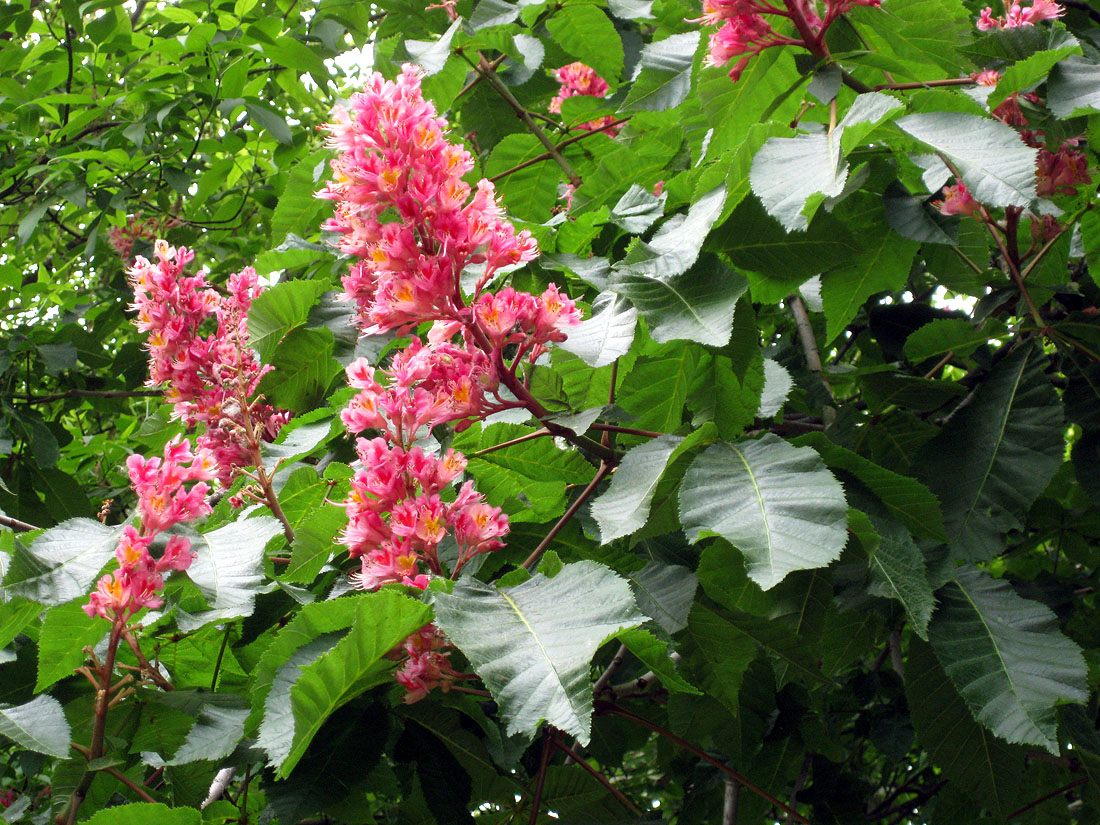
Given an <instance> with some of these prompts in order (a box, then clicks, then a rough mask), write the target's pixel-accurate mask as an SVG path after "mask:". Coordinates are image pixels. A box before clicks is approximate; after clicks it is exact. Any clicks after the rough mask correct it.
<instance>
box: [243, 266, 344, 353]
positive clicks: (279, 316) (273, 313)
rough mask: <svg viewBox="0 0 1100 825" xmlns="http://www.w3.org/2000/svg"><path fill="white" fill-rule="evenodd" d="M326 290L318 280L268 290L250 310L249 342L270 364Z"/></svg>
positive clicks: (291, 283) (291, 282)
mask: <svg viewBox="0 0 1100 825" xmlns="http://www.w3.org/2000/svg"><path fill="white" fill-rule="evenodd" d="M324 291H325V285H324V284H323V283H320V282H318V281H287V282H285V283H279V284H276V285H275V286H273V287H272V288H271V289H268V290H265V291H264V292H263V293H262V294H261V295H260V296H259V297H258V298H256V300H255V301H253V302H252V306H251V308H250V309H249V311H248V343H249V345H250V346H251V347H252V348H253V349H254V350H256V352H257V353H259V355H260V360H261V361H263V362H265V363H267V359H269V358H270V357H271V356H272V354H274V352H275V348H276V347H277V346H278V345H279V342H280V341H282V340H283V338H285V337H286V335H287V334H288V333H289V332H290V331H291V330H292V329H295V328H297V327H299V326H301V325H302V324H304V323H305V322H306V318H308V317H309V310H310V308H311V307H312V306H313V303H314V301H316V300H317V298H318V297H319V296H320V295H321V293H322V292H324Z"/></svg>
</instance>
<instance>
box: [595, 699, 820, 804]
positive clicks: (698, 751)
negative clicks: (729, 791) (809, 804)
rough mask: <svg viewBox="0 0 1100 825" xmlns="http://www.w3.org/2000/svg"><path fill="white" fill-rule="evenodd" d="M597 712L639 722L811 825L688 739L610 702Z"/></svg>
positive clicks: (599, 703) (597, 705) (598, 702)
mask: <svg viewBox="0 0 1100 825" xmlns="http://www.w3.org/2000/svg"><path fill="white" fill-rule="evenodd" d="M596 710H597V711H598V712H600V713H613V714H615V715H617V716H622V717H623V718H624V719H630V720H632V721H634V722H637V723H638V724H639V725H642V726H643V727H646V728H649V729H650V730H651V731H653V732H654V733H659V734H661V736H664V737H665V738H666V739H669V740H671V741H672V742H675V743H676V744H677V745H679V746H680V747H681V748H683V749H684V750H686V751H688V752H689V753H693V754H695V755H696V756H698V757H699V758H700V759H702V760H703V761H705V762H709V763H710V764H711V765H713V766H714V767H716V768H718V770H720V771H722V773H724V774H726V775H727V776H728V777H730V778H731V779H733V780H734V781H735V782H737V783H739V784H741V785H744V786H745V787H746V788H748V789H749V790H750V791H752V792H753V793H754V794H756V795H757V796H760V797H762V798H763V799H766V800H767V801H768V802H770V803H771V804H772V805H774V806H775V807H777V808H779V809H780V810H781V811H784V812H785V813H786V814H787V815H788V816H790V817H792V818H793V819H795V820H796V821H798V822H802V823H805V825H810V820H808V819H806V817H804V816H803V815H802V814H800V813H799V812H798V811H796V810H795V809H794V808H792V807H790V806H789V805H785V804H783V803H782V802H780V801H779V800H778V799H776V798H775V797H774V796H772V795H771V794H770V793H768V792H767V791H765V790H764V789H763V788H758V787H757V786H756V785H754V784H753V783H752V782H750V781H749V780H748V779H746V778H745V777H743V776H742V775H741V774H739V773H738V772H737V771H735V770H734V769H733V768H731V767H730V766H729V765H727V764H726V763H725V762H723V761H722V760H721V759H717V758H715V757H713V756H711V755H710V754H709V753H707V752H706V751H705V750H703V749H702V748H700V747H697V746H695V745H693V744H691V743H690V742H688V741H687V740H686V739H681V738H680V737H679V736H677V735H676V734H675V733H673V732H672V731H670V730H666V729H664V728H662V727H661V726H660V725H658V724H655V723H653V722H650V721H649V720H648V719H645V718H644V717H641V716H638V715H636V714H633V713H631V712H630V711H628V710H624V709H623V708H620V707H619V706H618V705H613V704H611V703H610V702H601V701H599V700H597V701H596Z"/></svg>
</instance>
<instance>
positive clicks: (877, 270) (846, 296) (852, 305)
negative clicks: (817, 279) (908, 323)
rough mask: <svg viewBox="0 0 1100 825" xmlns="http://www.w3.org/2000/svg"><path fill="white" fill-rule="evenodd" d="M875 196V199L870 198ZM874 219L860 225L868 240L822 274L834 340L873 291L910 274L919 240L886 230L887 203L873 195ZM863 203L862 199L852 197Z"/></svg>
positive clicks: (828, 331) (892, 287) (898, 283)
mask: <svg viewBox="0 0 1100 825" xmlns="http://www.w3.org/2000/svg"><path fill="white" fill-rule="evenodd" d="M869 200H872V199H869ZM873 200H874V204H873V207H872V209H873V211H872V212H871V215H872V217H873V218H874V222H873V223H872V224H871V225H870V227H861V228H863V229H864V230H865V231H864V232H861V233H860V234H862V235H863V236H864V237H865V238H866V239H867V240H868V241H869V242H868V243H867V244H866V245H865V246H862V247H861V248H860V249H859V251H858V252H857V253H856V254H855V255H853V256H852V257H851V258H850V259H849V260H848V261H847V262H846V263H844V264H842V265H841V266H839V267H837V268H836V269H833V270H831V271H829V272H827V273H825V274H824V275H823V276H822V277H821V301H822V305H823V306H824V310H825V320H826V331H825V338H826V340H828V341H833V340H835V339H836V338H837V336H838V335H840V334H841V333H842V332H843V331H844V328H845V327H846V326H847V325H848V323H849V322H850V321H851V320H852V319H853V318H854V317H855V316H856V313H857V312H859V308H860V307H861V306H862V305H863V303H864V302H865V301H866V300H867V299H868V298H869V297H871V296H872V295H874V294H875V293H877V292H883V291H885V290H896V289H900V288H901V287H903V286H904V285H905V282H906V280H907V279H908V277H909V268H910V265H911V264H912V261H913V256H914V255H915V254H916V252H917V248H918V246H919V244H918V243H917V242H916V241H913V240H909V239H908V238H899V237H897V236H896V235H894V234H892V233H890V232H888V231H886V226H885V223H886V221H885V218H886V214H885V207H884V206H883V205H882V202H881V201H878V200H877V199H873ZM853 202H854V203H857V204H858V203H862V200H853Z"/></svg>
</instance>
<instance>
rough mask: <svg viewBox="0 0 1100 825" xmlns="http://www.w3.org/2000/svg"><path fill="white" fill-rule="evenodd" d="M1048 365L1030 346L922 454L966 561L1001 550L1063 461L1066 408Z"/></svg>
mask: <svg viewBox="0 0 1100 825" xmlns="http://www.w3.org/2000/svg"><path fill="white" fill-rule="evenodd" d="M1045 363H1046V359H1045V357H1044V356H1043V355H1042V353H1041V352H1040V351H1039V350H1038V349H1037V348H1035V347H1030V346H1024V347H1021V348H1020V349H1019V350H1017V351H1016V352H1014V353H1013V354H1012V355H1010V356H1008V357H1007V358H1005V359H1004V360H1003V361H1001V362H1000V363H999V364H997V366H996V367H994V369H993V372H992V373H991V374H990V376H989V378H988V379H987V380H986V381H985V382H984V383H983V384H982V385H981V386H980V387H979V388H978V389H977V390H976V391H975V393H974V396H973V398H972V399H971V401H970V403H969V404H966V405H965V406H963V407H962V408H961V409H959V410H958V412H957V413H956V414H955V415H954V416H952V418H951V420H950V421H948V422H947V424H945V425H944V427H943V429H942V430H941V431H940V433H939V435H937V436H936V437H935V438H933V439H932V440H931V441H929V442H928V443H927V444H926V445H925V447H924V449H923V451H922V453H921V458H920V464H921V467H922V473H920V476H921V477H922V478H923V480H924V481H925V483H926V484H927V485H928V486H929V488H931V490H932V492H933V493H935V494H936V495H937V496H939V499H940V502H941V504H942V505H943V516H944V523H945V526H946V528H947V534H948V535H949V536H950V538H951V544H952V547H953V548H954V549H955V551H956V552H957V554H958V555H960V556H961V557H963V558H966V559H971V560H975V559H988V558H992V557H993V555H994V554H996V553H999V552H1001V551H1002V550H1003V549H1004V546H1003V542H1002V536H1003V535H1004V534H1005V533H1007V532H1008V531H1009V530H1012V529H1015V528H1018V527H1020V526H1022V519H1023V518H1024V516H1025V515H1026V513H1027V509H1028V507H1030V506H1031V503H1032V502H1033V501H1035V499H1036V498H1037V497H1038V495H1039V494H1040V493H1041V492H1042V491H1043V490H1044V489H1045V488H1046V486H1047V483H1048V482H1049V481H1050V479H1051V478H1052V477H1053V476H1054V473H1055V472H1056V471H1057V469H1058V467H1059V465H1060V464H1061V463H1062V454H1063V452H1064V449H1065V444H1064V441H1063V438H1062V405H1061V402H1060V401H1059V399H1058V394H1057V392H1056V391H1055V390H1054V388H1053V387H1052V386H1051V385H1050V382H1049V381H1048V380H1047V378H1046V376H1045V375H1044V374H1043V368H1044V365H1045Z"/></svg>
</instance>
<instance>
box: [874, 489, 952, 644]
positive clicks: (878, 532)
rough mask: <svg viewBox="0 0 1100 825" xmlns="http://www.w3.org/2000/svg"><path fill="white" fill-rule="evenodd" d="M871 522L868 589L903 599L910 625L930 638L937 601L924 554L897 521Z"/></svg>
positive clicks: (875, 593) (875, 594)
mask: <svg viewBox="0 0 1100 825" xmlns="http://www.w3.org/2000/svg"><path fill="white" fill-rule="evenodd" d="M857 512H858V511H857ZM860 516H862V513H860ZM864 518H867V517H864ZM868 521H869V525H868V526H869V527H871V529H872V530H873V531H874V532H873V536H874V541H873V542H872V546H871V547H868V548H867V557H868V563H869V565H870V568H871V586H870V587H869V588H868V592H869V593H870V594H871V595H872V596H885V597H886V598H888V599H896V600H897V601H898V602H900V603H901V606H902V607H903V608H904V609H905V617H906V618H907V619H908V620H909V625H910V627H912V628H913V631H914V632H915V633H916V634H917V635H918V636H920V637H921V638H922V639H924V640H925V641H927V640H928V622H929V620H930V619H931V618H932V611H933V610H934V609H935V606H936V600H935V597H933V595H932V586H931V585H930V584H929V583H928V573H927V572H926V571H925V567H924V556H923V555H921V552H920V549H919V548H918V547H917V545H916V544H914V543H913V538H912V536H910V535H909V531H908V530H906V529H905V528H904V527H902V526H901V525H900V524H898V523H897V522H895V521H892V520H890V519H885V518H876V517H874V516H872V517H870V518H869V519H868ZM861 538H862V535H861Z"/></svg>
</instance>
